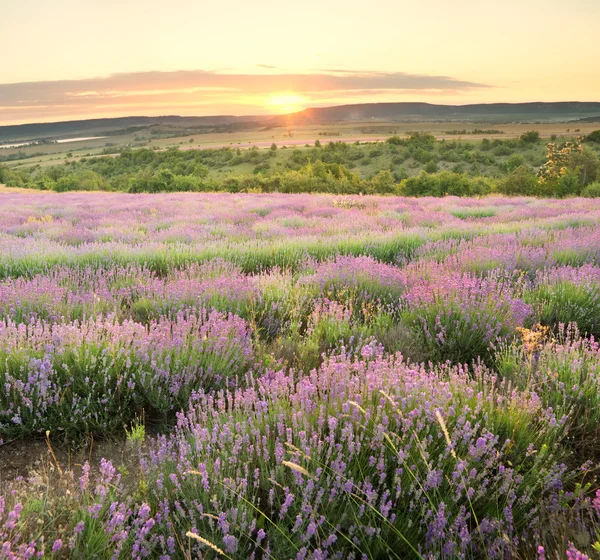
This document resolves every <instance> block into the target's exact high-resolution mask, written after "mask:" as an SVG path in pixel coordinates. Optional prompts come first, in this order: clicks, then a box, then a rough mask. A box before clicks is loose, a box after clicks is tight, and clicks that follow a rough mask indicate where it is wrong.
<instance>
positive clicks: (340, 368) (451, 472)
mask: <svg viewBox="0 0 600 560" xmlns="http://www.w3.org/2000/svg"><path fill="white" fill-rule="evenodd" d="M599 220H600V199H583V198H572V199H564V200H550V199H546V200H539V199H534V198H523V197H521V198H506V197H498V198H492V197H486V198H480V199H469V198H453V197H446V198H443V199H440V198H420V199H408V198H397V197H369V196H351V197H339V196H325V195H323V196H316V195H282V194H277V195H259V194H257V195H252V194H243V195H231V194H224V193H222V194H203V195H197V194H196V195H194V194H173V195H126V194H108V193H102V194H100V193H97V194H91V193H79V194H64V195H58V194H39V193H31V194H21V193H12V194H6V193H0V248H1V250H0V443H1V444H2V445H0V455H1V454H4V453H10V452H11V449H13V448H14V447H15V446H20V447H21V448H23V447H26V446H27V445H28V443H29V442H35V441H38V440H42V441H43V440H47V442H48V447H49V450H51V451H52V452H51V453H50V451H49V457H48V460H47V461H46V463H44V464H45V467H44V468H43V469H41V468H39V463H37V465H38V466H37V467H36V468H32V469H31V470H29V471H28V472H26V473H22V475H21V476H18V477H4V476H1V475H0V558H2V559H4V558H6V559H21V558H36V557H37V558H82V559H88V558H90V559H92V558H97V559H112V558H114V559H117V558H124V559H125V558H126V559H128V558H135V559H141V558H156V559H160V560H167V559H176V558H177V559H178V558H182V559H185V558H221V557H223V558H235V559H249V558H252V559H257V560H258V559H267V558H272V559H274V560H281V559H288V558H297V559H307V560H308V559H315V560H316V559H326V558H330V559H346V558H355V559H373V560H376V559H385V558H398V559H407V558H421V559H428V560H429V559H438V558H443V559H455V558H482V559H483V558H486V559H507V558H518V559H537V560H542V559H547V560H554V559H561V558H569V559H585V558H595V557H598V555H600V542H599V541H600V483H599V482H598V474H599V471H598V468H599V466H600V347H599V344H598V342H597V339H598V337H599V336H600V222H599ZM107 439H112V440H114V441H117V442H119V445H120V446H122V447H123V448H126V449H127V453H128V455H129V456H130V458H131V462H130V464H129V465H127V466H125V465H122V464H119V463H118V462H115V461H111V460H110V458H106V459H102V460H100V461H89V462H88V461H85V462H83V463H82V464H71V465H66V464H64V463H61V461H58V460H56V459H55V458H54V450H57V452H58V450H59V449H63V450H65V449H73V450H76V449H87V448H88V447H90V446H91V442H101V441H103V440H107ZM90 448H91V447H90ZM90 453H91V452H90ZM131 463H133V465H134V466H133V467H132V466H131Z"/></svg>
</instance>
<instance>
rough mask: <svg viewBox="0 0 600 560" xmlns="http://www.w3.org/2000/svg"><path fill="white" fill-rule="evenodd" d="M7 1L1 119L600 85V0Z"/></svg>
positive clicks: (231, 109)
mask: <svg viewBox="0 0 600 560" xmlns="http://www.w3.org/2000/svg"><path fill="white" fill-rule="evenodd" d="M57 15H58V16H59V17H57ZM234 15H235V17H233V16H234ZM0 16H1V17H0V52H2V53H4V55H5V56H4V57H3V61H2V68H1V69H0V125H1V124H20V123H29V122H46V121H59V120H69V119H85V118H96V117H117V116H127V115H142V114H143V115H151V116H153V115H164V114H180V115H198V116H202V115H218V114H233V115H248V114H256V115H261V114H281V113H286V112H294V111H297V110H301V109H303V108H308V107H315V106H327V105H340V104H348V103H367V102H400V101H423V102H429V103H439V104H461V105H462V104H469V103H491V102H529V101H600V74H599V73H598V72H594V68H596V66H597V60H598V57H599V55H600V47H599V45H598V42H597V40H596V39H595V34H594V33H595V31H596V30H597V28H598V24H599V23H600V3H599V2H597V1H596V0H573V1H571V2H568V3H567V2H564V0H563V1H560V2H559V1H558V0H546V1H542V0H529V1H527V2H518V1H516V0H510V1H508V2H504V3H503V4H502V6H501V7H498V5H497V4H496V3H493V2H489V1H481V0H460V1H458V2H453V3H447V2H443V1H442V0H424V1H423V2H421V3H420V4H419V5H418V6H417V5H414V4H413V3H409V2H406V1H393V0H374V1H373V2H371V3H370V4H369V5H368V6H367V5H365V4H364V3H359V2H345V1H342V0H330V1H329V2H327V3H323V2H317V1H316V0H307V1H306V2H304V3H303V4H302V7H301V8H300V7H298V8H297V9H296V11H295V12H294V14H293V16H291V15H290V6H289V5H288V4H286V3H283V2H276V1H274V0H257V1H256V2H253V3H248V2H242V1H240V0H233V1H232V2H230V3H228V4H225V3H210V4H205V3H198V2H194V1H191V0H183V1H182V2H179V3H177V4H173V5H172V6H168V9H166V7H165V5H164V3H162V2H161V3H159V2H158V0H147V1H145V2H141V1H139V0H130V1H128V2H127V3H122V2H118V1H117V0H103V1H98V0H60V1H58V2H52V3H50V2H47V1H44V0H4V2H3V3H2V7H0ZM50 21H51V22H52V25H50V24H49V22H50Z"/></svg>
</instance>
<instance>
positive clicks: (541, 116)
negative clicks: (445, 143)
mask: <svg viewBox="0 0 600 560" xmlns="http://www.w3.org/2000/svg"><path fill="white" fill-rule="evenodd" d="M584 118H586V119H589V118H600V103H585V102H560V103H541V102H540V103H490V104H475V105H432V104H430V103H364V104H356V105H340V106H336V107H318V108H311V109H305V110H304V111H300V112H299V113H295V114H293V115H288V116H283V117H276V119H274V121H275V122H278V123H281V124H283V123H286V122H289V121H290V120H291V121H292V122H293V123H295V124H304V123H323V122H339V121H364V120H381V121H398V122H406V121H414V122H418V121H421V122H422V121H440V120H441V121H461V122H465V121H474V122H538V121H539V122H560V121H573V120H577V119H584Z"/></svg>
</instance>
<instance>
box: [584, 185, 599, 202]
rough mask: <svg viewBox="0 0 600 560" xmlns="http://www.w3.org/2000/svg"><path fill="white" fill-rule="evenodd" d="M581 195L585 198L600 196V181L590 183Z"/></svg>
mask: <svg viewBox="0 0 600 560" xmlns="http://www.w3.org/2000/svg"><path fill="white" fill-rule="evenodd" d="M581 196H584V197H585V198H600V181H596V182H595V183H591V184H589V185H588V186H587V187H585V189H583V191H582V192H581Z"/></svg>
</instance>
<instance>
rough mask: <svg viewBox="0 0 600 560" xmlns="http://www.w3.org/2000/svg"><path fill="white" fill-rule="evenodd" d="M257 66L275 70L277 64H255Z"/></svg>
mask: <svg viewBox="0 0 600 560" xmlns="http://www.w3.org/2000/svg"><path fill="white" fill-rule="evenodd" d="M256 66H258V67H259V68H266V69H267V70H277V66H271V65H270V64H257V65H256Z"/></svg>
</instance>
